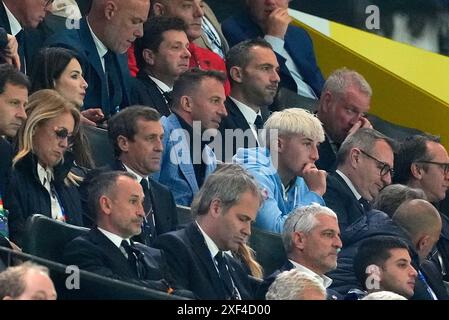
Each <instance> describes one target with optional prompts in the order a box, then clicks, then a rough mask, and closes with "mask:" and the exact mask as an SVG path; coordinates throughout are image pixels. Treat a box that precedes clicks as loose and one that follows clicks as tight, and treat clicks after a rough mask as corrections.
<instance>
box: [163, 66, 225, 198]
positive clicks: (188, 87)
mask: <svg viewBox="0 0 449 320" xmlns="http://www.w3.org/2000/svg"><path fill="white" fill-rule="evenodd" d="M224 81H225V75H224V74H223V73H221V72H218V71H213V70H208V71H203V70H199V69H193V70H190V71H187V72H185V73H183V74H182V75H181V76H180V77H179V79H178V80H176V82H175V85H174V87H173V104H172V111H173V113H172V114H171V115H170V116H169V117H167V118H165V117H164V118H162V125H163V127H164V141H163V146H164V151H163V154H162V161H161V170H160V172H158V173H156V174H155V175H154V178H155V179H156V180H158V181H159V182H160V183H162V184H164V185H165V186H167V187H168V188H169V189H170V190H172V192H173V196H174V197H175V201H176V204H180V205H184V206H190V204H191V202H192V200H193V196H194V195H195V194H196V193H197V192H198V190H199V188H200V187H201V186H202V184H203V182H204V180H205V179H206V177H207V176H208V175H209V174H210V173H211V172H213V171H214V170H215V168H216V166H217V159H216V157H215V154H214V152H213V151H212V149H211V148H210V147H209V146H208V145H207V143H209V142H210V141H209V140H210V139H211V137H214V136H215V135H216V133H217V132H218V130H217V129H218V127H219V125H220V122H221V120H222V119H223V118H224V117H226V115H227V112H226V108H225V106H224V101H225V99H226V97H225V93H224V89H223V83H224Z"/></svg>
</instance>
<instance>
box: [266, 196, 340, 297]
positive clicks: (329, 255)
mask: <svg viewBox="0 0 449 320" xmlns="http://www.w3.org/2000/svg"><path fill="white" fill-rule="evenodd" d="M311 226H312V228H310V227H311ZM282 241H283V243H284V248H285V250H286V253H287V257H288V260H287V261H285V264H284V265H283V266H282V267H281V268H280V269H279V270H276V271H275V272H274V273H273V274H271V275H270V276H268V277H267V278H266V279H265V281H264V283H263V285H262V286H261V287H260V290H259V292H258V295H259V297H260V298H261V299H262V298H264V296H265V293H266V291H267V289H268V287H269V286H270V285H271V283H272V282H273V281H274V280H275V278H276V277H277V275H279V274H280V273H281V272H283V271H287V270H291V269H294V268H296V269H298V270H299V271H301V272H304V273H307V274H308V275H311V276H312V277H313V278H315V279H317V280H318V281H319V282H320V283H321V284H322V285H323V287H324V288H326V289H327V288H328V287H329V286H330V285H331V283H332V279H330V278H329V277H327V276H326V275H325V274H326V273H327V272H329V271H331V270H333V269H335V268H336V267H337V254H338V252H339V251H340V249H341V247H342V243H341V240H340V229H339V227H338V220H337V215H336V214H335V212H333V211H332V210H330V209H329V208H327V207H324V206H320V205H319V204H312V205H308V206H303V207H298V208H296V209H295V210H294V211H293V212H292V213H291V214H290V215H289V217H288V218H287V220H286V221H285V224H284V230H283V231H282ZM327 295H328V299H330V300H336V299H338V298H339V296H338V294H337V293H336V292H334V291H332V290H329V289H327Z"/></svg>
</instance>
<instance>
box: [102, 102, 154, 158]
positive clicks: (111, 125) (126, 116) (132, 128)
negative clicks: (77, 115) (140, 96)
mask: <svg viewBox="0 0 449 320" xmlns="http://www.w3.org/2000/svg"><path fill="white" fill-rule="evenodd" d="M160 118H161V115H160V114H159V112H157V110H156V109H153V108H150V107H145V106H131V107H127V108H125V109H123V110H122V111H120V112H119V113H116V114H115V115H114V116H113V117H112V118H111V119H109V122H108V136H109V139H110V140H111V142H112V144H113V146H114V153H115V156H117V157H118V156H120V154H121V153H122V150H121V149H120V147H119V146H118V143H117V138H118V137H119V136H124V137H126V138H127V139H129V140H131V141H134V136H135V135H136V133H137V121H138V120H140V119H142V120H145V121H159V119H160Z"/></svg>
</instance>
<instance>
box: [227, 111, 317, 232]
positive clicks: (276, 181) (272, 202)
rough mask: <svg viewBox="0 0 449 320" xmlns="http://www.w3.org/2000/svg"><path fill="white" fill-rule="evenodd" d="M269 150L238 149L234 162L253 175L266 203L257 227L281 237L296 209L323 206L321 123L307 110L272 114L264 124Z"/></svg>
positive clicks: (259, 215) (258, 216) (259, 216)
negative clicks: (319, 162) (319, 163)
mask: <svg viewBox="0 0 449 320" xmlns="http://www.w3.org/2000/svg"><path fill="white" fill-rule="evenodd" d="M264 129H266V136H267V138H266V140H267V141H266V145H267V147H266V148H260V147H258V148H249V149H239V150H237V154H236V155H235V156H234V158H233V161H234V162H235V163H237V164H240V165H241V166H243V167H244V168H245V169H246V170H248V172H250V173H251V174H252V175H253V176H254V177H255V179H256V180H257V182H259V185H260V187H261V189H262V194H263V196H264V198H265V202H264V204H263V206H262V208H261V209H260V210H259V213H258V215H257V220H256V226H257V227H258V228H261V229H265V230H269V231H272V232H277V233H280V232H282V228H283V226H284V222H285V220H286V219H287V217H288V214H289V213H290V212H291V211H292V210H293V209H295V208H296V207H300V206H304V205H308V204H311V203H313V202H317V203H319V204H322V205H324V200H323V198H322V195H323V194H324V192H325V191H326V172H325V171H323V170H318V169H317V168H316V166H315V161H316V160H317V159H318V150H317V148H318V144H319V143H320V142H321V141H323V140H324V132H323V128H322V126H321V123H320V121H319V120H318V119H317V118H316V117H314V116H313V114H311V113H309V112H308V111H306V110H304V109H296V108H291V109H285V110H283V111H279V112H275V113H273V114H272V115H271V116H270V118H269V119H268V120H267V122H266V123H265V126H264Z"/></svg>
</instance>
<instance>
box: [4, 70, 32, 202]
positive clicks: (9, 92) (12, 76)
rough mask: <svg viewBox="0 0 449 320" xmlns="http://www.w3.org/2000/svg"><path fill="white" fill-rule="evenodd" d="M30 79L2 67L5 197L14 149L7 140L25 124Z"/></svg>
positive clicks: (16, 71)
mask: <svg viewBox="0 0 449 320" xmlns="http://www.w3.org/2000/svg"><path fill="white" fill-rule="evenodd" d="M29 87H30V83H29V81H28V78H27V77H26V76H25V75H24V74H23V73H21V72H19V71H18V70H17V69H15V68H14V67H13V66H11V65H7V64H4V65H0V154H1V156H0V195H1V194H3V195H5V192H6V185H7V182H8V176H9V171H10V169H11V165H12V163H11V162H12V157H13V149H12V146H11V144H10V142H9V141H8V140H7V138H14V137H15V136H16V134H17V130H19V128H20V127H21V126H22V124H23V123H24V122H25V120H26V118H27V115H26V113H25V105H26V104H27V103H28V89H29Z"/></svg>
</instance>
